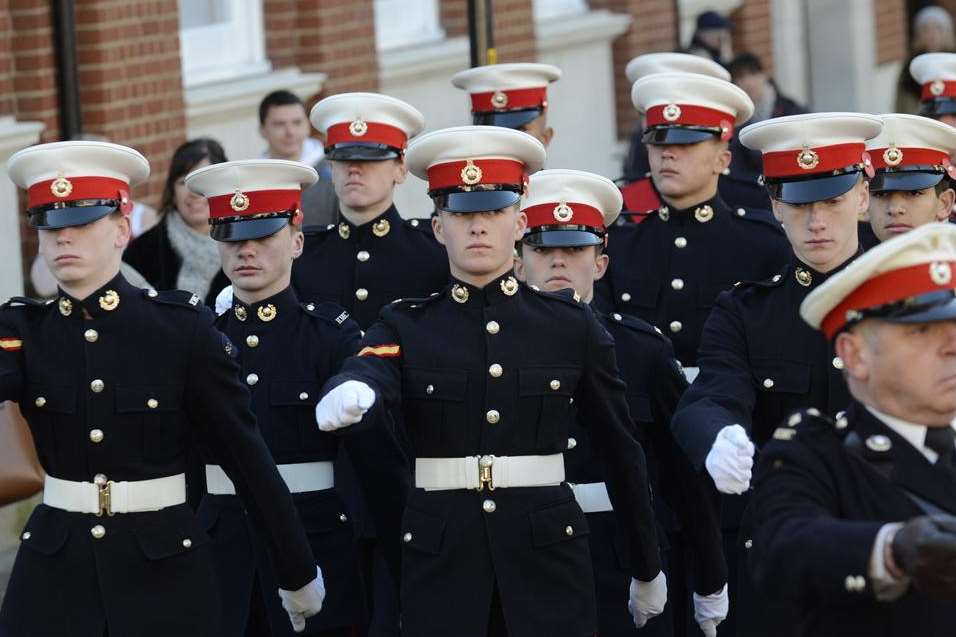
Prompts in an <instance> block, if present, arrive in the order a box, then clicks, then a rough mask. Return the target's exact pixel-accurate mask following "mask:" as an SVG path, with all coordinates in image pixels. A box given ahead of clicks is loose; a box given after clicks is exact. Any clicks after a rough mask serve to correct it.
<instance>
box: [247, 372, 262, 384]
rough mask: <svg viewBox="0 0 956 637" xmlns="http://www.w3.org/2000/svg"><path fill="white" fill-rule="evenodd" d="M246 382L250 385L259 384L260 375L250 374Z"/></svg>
mask: <svg viewBox="0 0 956 637" xmlns="http://www.w3.org/2000/svg"><path fill="white" fill-rule="evenodd" d="M246 382H247V383H249V384H250V385H255V384H256V383H258V382H259V375H258V374H249V375H248V376H246Z"/></svg>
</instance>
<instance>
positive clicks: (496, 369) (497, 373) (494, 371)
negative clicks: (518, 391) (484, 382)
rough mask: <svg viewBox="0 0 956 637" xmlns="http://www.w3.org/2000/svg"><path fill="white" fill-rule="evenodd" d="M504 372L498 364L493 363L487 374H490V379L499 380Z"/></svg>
mask: <svg viewBox="0 0 956 637" xmlns="http://www.w3.org/2000/svg"><path fill="white" fill-rule="evenodd" d="M504 372H505V370H504V369H503V368H502V367H501V365H499V364H498V363H494V364H493V365H492V366H491V367H489V368H488V373H489V374H491V377H492V378H501V375H502V374H503V373H504Z"/></svg>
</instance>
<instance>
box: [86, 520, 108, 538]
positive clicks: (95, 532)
mask: <svg viewBox="0 0 956 637" xmlns="http://www.w3.org/2000/svg"><path fill="white" fill-rule="evenodd" d="M90 535H92V536H93V537H94V538H95V539H97V540H99V539H102V538H103V536H104V535H106V529H105V528H103V525H102V524H97V525H96V526H94V527H93V528H92V529H90Z"/></svg>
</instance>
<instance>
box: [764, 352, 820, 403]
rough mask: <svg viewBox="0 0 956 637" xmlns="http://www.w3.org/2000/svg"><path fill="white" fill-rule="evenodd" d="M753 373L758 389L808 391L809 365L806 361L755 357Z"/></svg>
mask: <svg viewBox="0 0 956 637" xmlns="http://www.w3.org/2000/svg"><path fill="white" fill-rule="evenodd" d="M753 374H754V382H755V383H756V385H757V387H758V388H759V390H760V391H764V392H787V393H793V394H805V393H807V392H808V391H810V366H809V365H808V364H806V363H798V362H793V361H785V360H780V359H776V360H768V359H758V358H755V359H753Z"/></svg>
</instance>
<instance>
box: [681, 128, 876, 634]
mask: <svg viewBox="0 0 956 637" xmlns="http://www.w3.org/2000/svg"><path fill="white" fill-rule="evenodd" d="M881 126H882V124H881V122H880V119H879V118H878V117H874V116H872V115H860V114H856V113H819V114H811V115H794V116H790V117H780V118H776V119H771V120H765V121H763V122H760V123H757V124H754V125H752V126H748V127H747V128H745V129H744V130H743V131H741V141H742V142H743V143H744V144H746V145H747V146H748V147H750V148H754V149H758V150H761V151H763V160H764V171H765V176H766V181H767V187H768V189H769V191H770V196H771V200H772V201H773V209H774V214H775V215H776V217H777V219H778V220H779V221H780V222H781V223H782V224H783V227H784V228H785V229H786V232H787V237H788V239H789V240H790V246H791V249H790V251H789V252H790V263H789V264H788V265H786V266H785V267H784V268H782V269H781V270H780V271H779V272H778V273H777V274H774V275H773V277H771V278H768V279H765V280H762V281H755V282H749V281H745V282H742V283H741V284H740V285H738V286H735V287H734V289H733V290H731V291H729V292H725V293H723V294H721V295H720V297H719V298H718V299H717V303H716V304H715V306H714V311H713V313H712V314H711V315H710V317H709V318H708V319H707V323H706V325H705V326H704V333H703V336H702V338H701V344H700V359H699V364H700V375H699V376H698V377H697V380H695V381H694V383H693V384H692V385H691V387H690V389H688V391H687V392H686V393H685V394H684V396H683V397H682V398H681V402H680V406H679V408H678V411H677V413H676V414H675V415H674V420H673V423H672V426H673V429H674V433H675V435H676V436H677V438H678V440H679V441H680V443H681V445H682V446H683V447H684V449H685V450H686V451H687V453H688V455H689V456H690V458H691V460H692V461H693V463H694V466H696V467H697V468H698V469H704V468H706V470H707V472H708V473H709V474H710V476H711V478H713V480H714V484H715V485H716V486H717V489H718V490H719V491H721V492H722V493H725V494H743V493H746V492H747V490H748V489H749V486H750V477H751V469H752V467H753V455H754V446H755V444H756V446H758V447H759V446H761V445H763V444H764V443H765V442H766V441H767V440H768V439H769V438H770V436H771V433H772V432H773V429H774V427H775V426H776V424H777V423H778V422H779V421H780V420H781V419H782V418H783V417H784V416H785V415H786V414H787V413H789V412H790V411H792V410H794V409H798V408H802V407H807V406H811V405H812V406H815V407H818V408H819V409H822V410H825V411H826V412H827V413H831V414H833V413H836V412H838V411H839V410H842V409H844V408H845V407H846V404H847V401H848V396H847V392H846V385H845V383H844V382H843V376H842V370H843V362H842V361H841V360H840V359H839V358H838V357H835V356H834V353H833V351H832V349H831V348H829V347H828V346H827V343H826V341H825V340H824V339H822V338H820V335H819V334H818V333H816V332H815V331H813V330H810V329H808V328H807V327H806V325H804V324H803V323H801V322H800V321H799V320H798V318H799V317H798V313H797V309H798V307H799V305H800V303H801V302H802V301H803V299H804V298H806V296H807V294H809V293H810V292H811V291H812V290H813V289H814V288H816V287H817V286H818V285H820V284H821V283H822V282H824V281H825V280H826V279H827V278H828V277H829V276H832V275H833V274H834V273H835V272H837V271H839V270H840V269H842V268H843V267H845V266H846V264H847V263H849V262H850V261H851V260H852V259H853V258H854V257H855V256H856V255H857V254H858V253H859V244H858V240H857V219H858V218H859V215H860V214H861V213H862V212H863V211H865V210H866V207H867V204H868V202H869V198H868V191H867V184H866V181H865V179H864V174H871V173H872V165H871V163H870V160H869V157H868V155H867V154H866V152H865V141H866V140H867V139H869V138H871V137H875V136H876V135H877V134H879V132H880V128H881ZM745 504H746V500H745V498H740V497H726V498H724V499H723V511H722V518H723V525H724V533H725V550H726V551H727V554H728V556H729V557H730V559H732V560H734V559H736V557H735V556H737V555H739V556H740V560H743V559H745V557H744V556H745V555H746V547H748V546H749V543H750V536H749V534H748V531H747V524H746V516H745V515H744V514H743V509H744V507H745ZM742 518H743V520H742ZM738 529H740V531H738ZM734 564H735V562H733V561H732V562H731V565H734ZM738 581H739V582H740V586H741V590H740V594H739V596H738V595H737V590H735V586H734V584H735V583H737V582H736V581H735V578H732V579H731V602H732V605H733V607H734V608H735V609H736V610H737V613H736V616H737V617H736V618H735V617H734V613H731V621H728V624H729V625H730V627H734V626H739V631H738V633H737V634H757V635H763V634H766V631H768V630H784V629H783V628H780V627H779V623H780V621H779V620H780V616H781V615H779V613H781V612H782V611H778V610H776V609H775V610H773V611H768V610H767V609H766V608H765V607H763V606H762V605H761V604H760V603H758V602H757V601H754V596H755V595H756V591H750V590H749V580H748V579H747V578H746V577H740V578H739V580H738ZM758 599H759V598H758ZM762 621H767V622H769V624H768V625H761V622H762ZM770 624H772V625H776V626H778V628H776V629H772V628H770Z"/></svg>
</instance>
